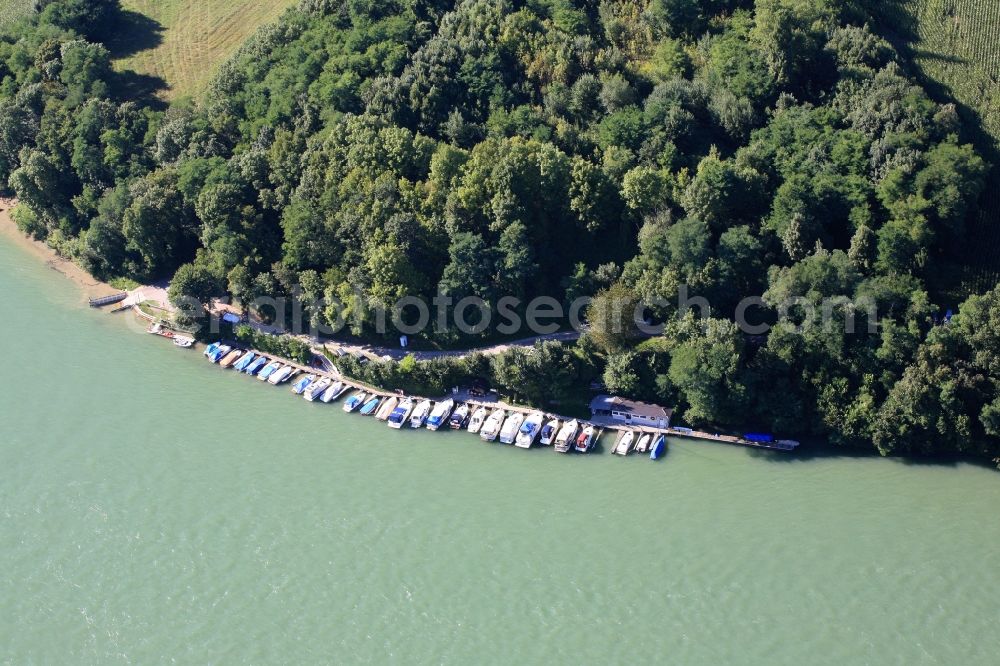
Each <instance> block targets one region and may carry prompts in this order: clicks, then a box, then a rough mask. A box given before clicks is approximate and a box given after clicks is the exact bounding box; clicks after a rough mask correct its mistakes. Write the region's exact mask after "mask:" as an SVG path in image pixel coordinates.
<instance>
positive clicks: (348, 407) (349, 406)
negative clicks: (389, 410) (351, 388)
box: [342, 391, 368, 413]
mask: <svg viewBox="0 0 1000 666" xmlns="http://www.w3.org/2000/svg"><path fill="white" fill-rule="evenodd" d="M367 397H368V394H367V393H366V392H364V391H358V392H357V393H355V394H354V395H352V396H351V397H350V398H348V399H347V400H345V401H344V406H343V407H342V409H343V410H344V411H345V412H348V413H350V412H353V411H354V410H356V409H358V408H359V407H361V406H362V405H363V404H365V398H367Z"/></svg>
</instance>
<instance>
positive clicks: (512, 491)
mask: <svg viewBox="0 0 1000 666" xmlns="http://www.w3.org/2000/svg"><path fill="white" fill-rule="evenodd" d="M0 305H2V308H3V310H2V311H3V313H4V326H3V327H0V350H2V372H0V378H2V382H0V510H2V513H0V526H2V529H0V539H2V541H0V662H3V663H11V664H30V663H39V664H90V663H111V664H117V663H122V664H126V663H132V664H150V663H168V662H170V663H178V664H197V663H226V664H228V663H254V664H264V663H289V664H307V663H318V662H319V663H338V664H348V663H350V664H353V663H373V664H384V663H447V664H474V663H517V664H522V663H534V664H548V663H561V664H562V663H564V664H584V663H586V664H591V663H593V664H602V663H663V664H685V665H692V664H790V665H800V664H801V665H805V664H837V665H841V664H877V665H882V664H901V665H902V664H906V665H911V664H955V665H959V666H966V665H973V664H991V665H992V664H997V663H998V660H1000V657H998V654H1000V646H998V639H1000V511H998V509H1000V475H998V473H997V472H995V471H993V470H991V469H990V468H989V467H985V466H982V467H980V466H975V465H972V464H967V463H957V464H943V463H937V464H915V463H906V462H902V461H896V460H883V459H878V458H875V457H834V456H823V455H812V456H811V455H809V454H808V452H803V453H801V454H798V455H787V454H779V453H774V454H768V453H761V452H754V451H748V450H744V449H741V448H735V447H729V446H726V445H721V444H712V443H695V442H684V441H672V442H671V443H670V449H669V453H668V455H667V456H666V458H665V459H664V460H662V461H661V462H659V463H653V462H650V461H649V460H648V459H646V458H644V457H635V458H628V459H624V460H623V459H619V458H614V457H612V456H611V455H608V454H606V453H605V454H601V455H591V456H559V455H556V454H555V453H553V452H552V451H551V450H547V449H542V450H530V451H522V450H518V449H514V448H511V447H503V446H500V445H486V444H483V443H481V442H480V441H479V440H478V439H477V438H475V437H473V436H471V435H468V434H463V433H452V432H448V433H429V432H412V431H404V432H395V431H390V430H389V429H388V428H386V427H385V426H384V425H382V424H377V423H376V422H374V421H373V420H371V419H365V418H363V417H360V416H357V415H345V414H344V413H343V412H342V411H341V410H340V409H339V408H338V407H337V406H335V405H321V404H310V403H307V402H306V401H304V400H301V399H296V398H294V397H293V396H292V395H291V394H290V392H289V390H288V389H287V387H281V388H274V387H271V386H267V385H263V384H262V383H261V382H258V381H255V380H252V379H250V378H247V377H245V376H236V375H235V374H234V373H232V372H225V371H222V370H220V369H219V368H218V367H217V366H213V365H211V364H209V363H207V362H205V361H204V359H203V356H202V355H201V354H199V353H197V352H192V351H190V350H180V349H175V348H174V347H173V346H172V345H169V344H167V343H166V342H165V341H163V340H160V339H155V338H153V337H152V336H148V335H139V334H136V333H134V332H132V331H130V330H129V329H128V327H126V326H124V325H123V320H122V319H119V317H120V316H121V315H113V316H112V315H108V314H106V313H103V312H96V311H91V310H90V309H89V308H87V307H86V304H85V301H84V299H83V298H82V297H81V295H80V293H79V291H78V290H77V289H76V287H75V286H74V285H72V284H71V283H69V282H68V281H67V280H66V279H65V278H63V277H62V276H60V275H58V274H56V273H55V272H54V271H52V270H50V269H48V268H46V267H45V266H43V265H42V264H41V263H40V262H38V260H37V259H35V258H34V257H31V256H28V255H27V254H25V253H24V252H23V250H21V249H20V248H15V247H12V246H10V245H9V244H7V243H4V242H3V241H2V240H0Z"/></svg>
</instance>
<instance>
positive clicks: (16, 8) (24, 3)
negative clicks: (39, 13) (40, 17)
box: [0, 0, 35, 28]
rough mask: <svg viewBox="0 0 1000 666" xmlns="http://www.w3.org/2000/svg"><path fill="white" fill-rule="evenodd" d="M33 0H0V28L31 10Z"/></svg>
mask: <svg viewBox="0 0 1000 666" xmlns="http://www.w3.org/2000/svg"><path fill="white" fill-rule="evenodd" d="M34 4H35V2H34V0H0V28H3V27H4V26H6V25H7V24H9V23H13V22H14V21H16V20H17V19H19V18H21V17H22V16H24V15H25V14H29V13H31V12H32V11H33V6H34Z"/></svg>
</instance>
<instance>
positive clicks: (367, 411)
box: [358, 395, 382, 416]
mask: <svg viewBox="0 0 1000 666" xmlns="http://www.w3.org/2000/svg"><path fill="white" fill-rule="evenodd" d="M380 402H382V397H381V396H378V395H376V396H372V397H371V398H370V399H369V400H368V402H366V403H365V404H363V405H362V406H361V409H359V410H358V413H359V414H361V415H362V416H369V415H371V414H372V412H374V411H375V410H376V409H378V405H379V403H380Z"/></svg>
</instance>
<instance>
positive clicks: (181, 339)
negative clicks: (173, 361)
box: [174, 335, 194, 349]
mask: <svg viewBox="0 0 1000 666" xmlns="http://www.w3.org/2000/svg"><path fill="white" fill-rule="evenodd" d="M193 344H194V338H189V337H188V336H186V335H175V336H174V346H175V347H181V348H182V349H187V348H188V347H190V346H191V345H193Z"/></svg>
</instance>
